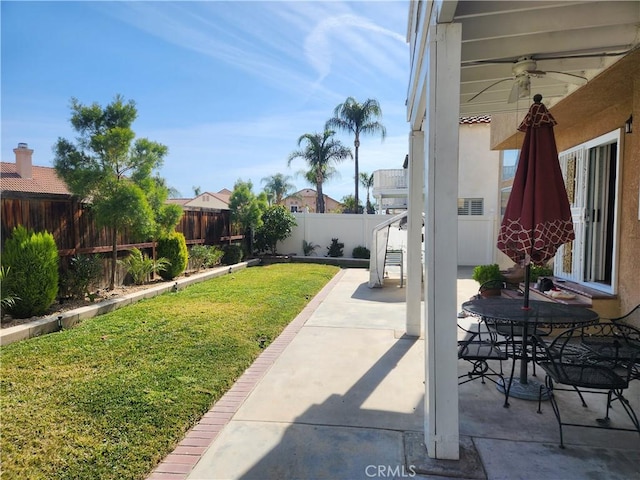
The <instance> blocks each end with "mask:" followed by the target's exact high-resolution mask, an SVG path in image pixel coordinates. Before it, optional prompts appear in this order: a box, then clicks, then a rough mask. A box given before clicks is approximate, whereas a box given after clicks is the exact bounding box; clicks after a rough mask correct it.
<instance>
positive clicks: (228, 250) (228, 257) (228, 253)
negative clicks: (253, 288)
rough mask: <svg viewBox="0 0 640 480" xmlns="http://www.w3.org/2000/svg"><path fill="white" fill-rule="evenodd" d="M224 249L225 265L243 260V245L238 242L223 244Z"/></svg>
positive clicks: (223, 260)
mask: <svg viewBox="0 0 640 480" xmlns="http://www.w3.org/2000/svg"><path fill="white" fill-rule="evenodd" d="M222 251H223V252H224V253H223V255H222V264H223V265H235V264H236V263H240V262H241V261H242V255H243V251H242V246H241V245H238V244H237V243H230V244H229V245H225V246H223V247H222Z"/></svg>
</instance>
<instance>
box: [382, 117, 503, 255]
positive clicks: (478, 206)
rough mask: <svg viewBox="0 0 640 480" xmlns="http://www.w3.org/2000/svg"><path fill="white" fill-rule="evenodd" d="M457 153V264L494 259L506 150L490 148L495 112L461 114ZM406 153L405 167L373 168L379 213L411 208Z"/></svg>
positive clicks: (397, 211) (391, 212)
mask: <svg viewBox="0 0 640 480" xmlns="http://www.w3.org/2000/svg"><path fill="white" fill-rule="evenodd" d="M459 123H460V124H459V128H460V134H459V155H458V265H472V266H475V265H480V264H487V263H493V262H495V261H496V256H497V253H496V251H495V244H496V240H497V234H498V231H497V228H496V225H498V224H499V219H500V204H499V201H500V197H499V194H498V189H499V186H500V185H501V168H500V166H501V157H502V152H495V151H491V150H490V149H489V143H490V134H491V117H490V116H489V115H474V116H468V117H461V118H460V122H459ZM407 167H408V158H406V159H405V162H404V165H403V168H402V169H389V170H376V171H375V172H373V179H374V180H373V196H374V198H375V199H376V203H377V204H378V205H381V206H382V209H381V211H380V212H379V213H386V214H397V213H400V211H402V210H406V208H407V198H408V195H409V182H408V177H407V176H408V169H407Z"/></svg>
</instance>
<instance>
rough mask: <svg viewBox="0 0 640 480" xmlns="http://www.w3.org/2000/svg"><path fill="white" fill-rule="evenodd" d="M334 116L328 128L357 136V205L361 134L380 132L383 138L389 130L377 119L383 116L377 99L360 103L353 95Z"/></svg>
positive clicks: (356, 199) (355, 145)
mask: <svg viewBox="0 0 640 480" xmlns="http://www.w3.org/2000/svg"><path fill="white" fill-rule="evenodd" d="M333 115H334V117H333V118H330V119H329V120H328V121H327V124H326V126H325V128H326V129H329V128H336V129H338V130H344V131H347V132H351V133H353V134H354V136H355V140H354V141H353V146H354V147H355V149H356V156H355V164H356V174H355V182H356V194H355V201H356V205H358V204H359V198H358V197H359V196H358V183H359V181H360V174H359V173H358V149H359V148H360V134H363V135H364V134H374V133H380V136H381V137H382V140H384V138H385V137H386V136H387V130H386V128H385V127H384V125H382V124H381V123H380V122H378V121H377V120H375V119H376V118H378V117H381V116H382V110H381V109H380V104H379V103H378V101H377V100H376V99H373V98H368V99H367V100H365V102H364V103H358V102H357V101H356V99H354V98H353V97H348V98H347V99H346V100H345V101H344V103H341V104H340V105H338V106H337V107H336V108H335V109H334V111H333Z"/></svg>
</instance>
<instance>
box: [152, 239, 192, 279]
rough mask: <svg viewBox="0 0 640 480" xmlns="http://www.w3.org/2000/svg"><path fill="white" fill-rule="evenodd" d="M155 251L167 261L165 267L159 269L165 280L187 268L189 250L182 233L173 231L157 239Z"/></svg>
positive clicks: (174, 276) (172, 277)
mask: <svg viewBox="0 0 640 480" xmlns="http://www.w3.org/2000/svg"><path fill="white" fill-rule="evenodd" d="M157 253H158V256H159V257H163V258H166V259H167V261H168V265H167V267H166V268H165V269H163V270H160V271H159V274H160V276H161V277H162V278H164V279H165V280H172V279H174V278H176V277H177V276H179V275H180V274H181V273H182V272H184V271H185V270H186V269H187V263H188V262H189V251H188V250H187V242H186V240H185V239H184V235H183V234H182V233H180V232H173V233H171V234H169V235H167V236H165V237H163V238H161V239H160V240H158V248H157Z"/></svg>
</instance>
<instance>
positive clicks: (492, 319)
mask: <svg viewBox="0 0 640 480" xmlns="http://www.w3.org/2000/svg"><path fill="white" fill-rule="evenodd" d="M462 310H464V311H465V312H467V313H468V314H470V315H473V316H475V317H480V318H482V319H483V320H484V321H485V322H488V323H494V324H502V325H509V326H511V327H513V328H516V327H518V328H520V329H521V330H522V331H521V332H520V331H519V332H518V334H520V333H521V334H522V345H521V349H522V350H521V360H520V376H519V378H512V379H511V380H510V382H511V383H510V386H509V396H512V397H516V398H521V399H524V400H537V399H538V395H539V392H540V382H537V381H534V380H530V379H529V378H528V363H529V356H528V348H529V337H530V334H529V332H534V331H535V330H536V328H537V327H548V328H571V327H576V326H587V325H593V324H595V323H598V320H599V319H600V317H599V315H598V314H597V313H596V312H594V311H593V310H591V309H588V308H585V307H581V306H576V305H566V304H563V303H556V302H545V301H539V300H530V301H529V308H525V307H524V302H523V300H522V299H517V298H502V297H495V298H479V299H474V300H470V301H468V302H465V303H463V304H462ZM514 356H515V352H514ZM514 362H515V358H514ZM502 388H506V386H502Z"/></svg>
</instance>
